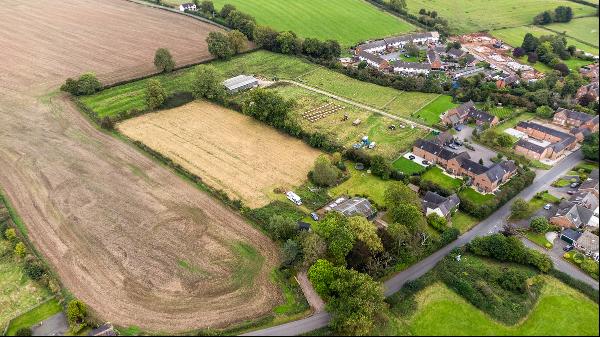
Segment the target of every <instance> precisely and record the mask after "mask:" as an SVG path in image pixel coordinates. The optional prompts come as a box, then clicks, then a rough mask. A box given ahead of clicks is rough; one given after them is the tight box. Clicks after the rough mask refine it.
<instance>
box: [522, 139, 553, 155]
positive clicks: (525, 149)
mask: <svg viewBox="0 0 600 337" xmlns="http://www.w3.org/2000/svg"><path fill="white" fill-rule="evenodd" d="M551 151H552V149H551V148H550V147H549V146H542V145H540V143H538V142H535V143H534V142H531V141H529V140H528V139H525V138H521V139H519V141H517V144H515V153H516V154H520V155H522V156H525V157H526V158H529V159H535V160H541V159H544V158H548V157H550V152H551Z"/></svg>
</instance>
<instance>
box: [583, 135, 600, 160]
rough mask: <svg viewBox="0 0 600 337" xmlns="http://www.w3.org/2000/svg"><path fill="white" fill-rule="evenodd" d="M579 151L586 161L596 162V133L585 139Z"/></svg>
mask: <svg viewBox="0 0 600 337" xmlns="http://www.w3.org/2000/svg"><path fill="white" fill-rule="evenodd" d="M581 151H582V152H583V155H584V156H585V158H586V159H589V160H593V161H594V162H596V163H597V162H598V133H597V132H595V133H592V134H590V135H588V136H586V137H585V139H584V140H583V145H582V146H581Z"/></svg>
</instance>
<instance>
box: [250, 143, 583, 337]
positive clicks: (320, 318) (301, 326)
mask: <svg viewBox="0 0 600 337" xmlns="http://www.w3.org/2000/svg"><path fill="white" fill-rule="evenodd" d="M581 160H583V155H582V154H581V151H580V150H578V151H576V152H573V153H572V154H571V155H569V156H568V157H567V158H565V159H564V160H562V161H561V162H560V163H558V164H557V165H555V166H554V167H553V168H552V169H550V170H548V171H546V172H545V173H544V174H542V175H539V176H537V177H536V179H535V180H534V182H533V184H531V185H530V186H529V187H527V188H526V189H524V190H523V191H521V193H519V194H518V195H517V196H515V198H523V199H526V200H529V199H531V198H533V196H535V194H536V193H537V192H539V191H543V190H545V189H548V187H549V186H550V184H552V182H553V181H554V180H555V179H556V177H559V176H561V175H563V174H565V173H566V172H568V171H569V170H570V169H571V168H572V167H573V166H575V165H576V164H577V163H579V162H580V161H581ZM513 200H514V198H513ZM510 205H511V202H510V201H509V202H507V203H506V204H505V205H504V206H502V207H500V208H499V209H498V210H497V211H496V212H494V213H492V215H490V216H489V217H488V218H487V219H485V220H483V221H482V222H480V223H479V224H478V225H477V226H475V227H473V229H471V230H470V231H468V232H466V233H464V234H463V235H461V236H460V237H459V238H458V239H457V240H455V241H454V242H452V243H450V244H448V245H447V246H445V247H443V248H442V249H440V250H438V251H437V252H435V253H433V254H432V255H430V256H428V257H427V258H425V259H423V260H422V261H420V262H419V263H417V264H414V265H413V266H411V267H410V268H408V269H406V270H404V271H402V272H400V273H398V274H396V275H395V276H394V277H392V278H391V279H389V280H388V281H386V282H385V283H384V288H385V296H386V297H388V296H390V295H392V294H394V293H395V292H397V291H398V290H400V289H401V288H402V286H403V285H404V284H405V283H406V282H408V281H412V280H415V279H417V278H419V277H421V276H422V275H424V274H425V273H427V272H428V271H429V270H431V269H432V268H433V267H434V266H435V265H436V264H437V263H438V262H440V261H441V260H442V259H443V258H444V257H445V256H446V255H447V254H448V253H449V252H450V251H451V250H452V249H454V248H456V247H460V246H463V245H464V244H466V243H468V242H469V241H471V240H472V239H473V238H475V237H478V236H485V235H488V234H491V233H495V232H498V231H499V230H500V229H502V227H503V226H504V224H505V219H506V218H508V216H509V215H510ZM328 322H329V314H327V313H326V312H323V313H320V314H316V315H313V316H310V317H307V318H305V319H301V320H298V321H294V322H290V323H286V324H282V325H278V326H275V327H271V328H268V329H263V330H257V331H253V332H250V333H247V334H244V335H242V336H296V335H301V334H305V333H308V332H310V331H313V330H316V329H320V328H323V327H326V326H327V324H328Z"/></svg>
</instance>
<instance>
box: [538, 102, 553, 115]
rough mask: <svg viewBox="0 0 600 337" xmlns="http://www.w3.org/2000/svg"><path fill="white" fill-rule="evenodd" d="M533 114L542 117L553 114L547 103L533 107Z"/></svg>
mask: <svg viewBox="0 0 600 337" xmlns="http://www.w3.org/2000/svg"><path fill="white" fill-rule="evenodd" d="M535 114H536V115H538V116H540V117H542V118H551V117H552V115H554V110H552V108H551V107H549V106H547V105H541V106H539V107H537V108H536V109H535Z"/></svg>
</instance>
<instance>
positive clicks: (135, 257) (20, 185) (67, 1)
mask: <svg viewBox="0 0 600 337" xmlns="http://www.w3.org/2000/svg"><path fill="white" fill-rule="evenodd" d="M211 30H215V28H214V27H212V26H208V25H206V24H204V23H201V22H198V21H195V20H192V19H188V18H184V17H182V16H178V15H176V14H170V13H166V12H164V11H160V10H157V9H151V8H146V7H144V6H140V5H135V4H132V3H129V2H125V1H118V0H103V1H82V0H61V1H48V0H46V1H36V2H35V5H31V4H29V3H26V2H22V1H19V0H8V1H3V3H2V6H1V7H0V32H2V34H0V45H2V51H1V53H2V55H3V57H2V62H0V186H2V188H3V189H4V190H5V191H6V192H7V194H8V197H9V199H10V200H11V202H12V203H13V204H14V206H15V207H16V209H17V211H18V212H19V214H20V215H21V217H22V218H23V220H24V222H25V223H26V225H27V228H28V231H29V237H30V239H31V240H32V241H33V242H34V243H35V245H36V246H37V248H38V249H39V250H40V251H41V252H42V253H43V254H44V255H45V256H46V258H47V259H48V260H49V262H50V263H51V264H52V265H53V266H54V268H55V270H56V271H57V272H58V274H59V276H60V277H61V280H62V281H63V283H64V285H65V286H66V287H67V288H68V289H69V290H71V291H72V292H73V293H74V294H75V295H76V296H77V297H79V298H81V299H82V300H83V301H85V302H86V303H88V304H89V306H91V307H92V308H93V309H94V310H95V311H96V312H97V314H98V315H99V316H100V317H101V318H102V319H105V320H108V321H111V322H112V323H114V324H117V325H122V326H129V325H136V326H140V327H142V328H144V329H150V330H153V331H169V332H172V331H185V330H189V329H193V328H200V327H207V326H212V327H221V326H225V325H228V324H231V323H233V322H239V321H242V320H244V319H250V318H253V317H257V316H260V315H262V314H264V313H266V312H269V311H270V309H271V308H272V306H273V305H274V304H276V303H277V302H279V301H280V295H279V291H278V290H277V289H276V287H275V286H273V285H272V284H271V283H270V282H269V272H270V271H271V270H272V268H273V267H274V266H275V265H276V264H277V261H278V256H277V250H276V248H275V247H274V245H273V244H272V242H271V241H270V240H268V239H267V238H266V237H265V236H264V235H262V234H261V233H260V232H258V231H257V230H256V229H254V228H252V227H251V226H250V225H248V224H247V223H245V222H244V221H243V219H241V218H240V217H239V216H237V215H235V214H234V213H232V212H231V211H230V210H229V209H227V208H225V207H224V206H222V205H221V204H220V203H218V202H216V201H215V200H214V199H213V198H211V197H210V196H208V195H207V194H205V193H203V192H200V191H199V190H197V189H195V188H194V187H192V186H191V185H189V184H188V183H186V182H184V181H183V180H181V179H179V178H178V177H176V176H175V175H174V174H172V173H171V172H170V171H169V170H167V169H166V168H164V167H162V166H160V165H157V164H156V163H155V162H153V161H152V160H150V159H148V158H147V157H145V156H144V155H142V154H141V153H139V152H138V151H137V150H135V149H134V148H132V147H131V146H129V145H128V144H125V143H123V142H121V141H119V140H116V139H114V138H113V137H110V136H108V135H106V134H103V133H101V132H99V131H98V130H96V129H95V128H94V127H92V126H91V125H90V124H89V123H88V122H87V121H86V120H85V118H83V117H82V116H81V114H80V113H79V112H78V111H76V110H75V108H74V107H73V106H72V105H71V104H70V103H69V102H68V101H67V100H66V99H65V98H64V97H63V96H62V95H60V94H59V95H48V94H47V92H49V91H50V90H54V89H56V88H57V86H58V85H59V84H60V82H62V81H63V80H64V78H65V77H67V76H75V75H77V74H78V73H81V72H83V71H90V70H93V71H95V72H97V73H98V75H99V77H100V78H101V79H103V80H110V81H114V80H120V79H126V78H129V77H131V76H134V75H140V74H144V73H147V72H149V71H152V70H153V69H152V64H151V61H152V57H153V54H154V51H155V50H156V48H158V47H167V48H169V49H170V50H171V52H172V53H173V55H174V56H175V59H176V62H178V63H180V64H183V63H186V62H196V61H200V60H202V59H203V58H205V57H207V52H206V48H205V46H204V42H203V41H204V39H205V37H206V35H207V33H208V31H211ZM124 69H126V70H124ZM239 243H247V244H250V245H251V246H253V247H255V248H256V250H257V252H258V254H260V255H262V257H264V262H263V263H262V264H259V267H258V268H256V269H257V270H256V275H255V278H254V279H253V281H251V279H246V280H244V281H243V282H240V281H239V280H236V271H238V270H240V265H243V264H245V263H248V262H249V261H246V260H245V259H244V258H243V256H240V253H239V250H238V249H236V247H237V246H238V244H239ZM253 265H254V264H253Z"/></svg>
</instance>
